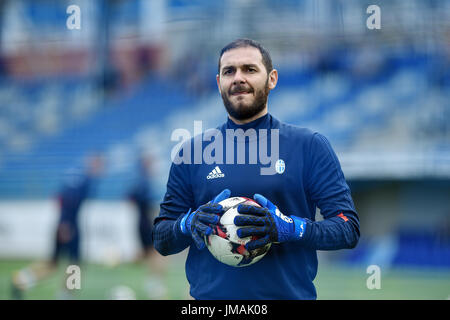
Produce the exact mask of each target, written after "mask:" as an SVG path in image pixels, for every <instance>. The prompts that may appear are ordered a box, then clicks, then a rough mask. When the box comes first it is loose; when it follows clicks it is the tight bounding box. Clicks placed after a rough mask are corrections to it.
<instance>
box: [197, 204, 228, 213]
mask: <svg viewBox="0 0 450 320" xmlns="http://www.w3.org/2000/svg"><path fill="white" fill-rule="evenodd" d="M197 211H199V212H207V213H217V214H220V213H222V212H223V207H222V206H221V205H220V204H217V203H207V204H204V205H202V206H200V207H199V208H198V210H197Z"/></svg>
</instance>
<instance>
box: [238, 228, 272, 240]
mask: <svg viewBox="0 0 450 320" xmlns="http://www.w3.org/2000/svg"><path fill="white" fill-rule="evenodd" d="M268 233H269V228H268V227H247V228H239V229H238V230H237V231H236V234H237V235H238V237H239V238H245V237H249V236H258V237H259V236H266V235H267V234H268Z"/></svg>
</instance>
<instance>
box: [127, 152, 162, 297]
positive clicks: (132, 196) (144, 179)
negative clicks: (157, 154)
mask: <svg viewBox="0 0 450 320" xmlns="http://www.w3.org/2000/svg"><path fill="white" fill-rule="evenodd" d="M137 167H138V178H137V181H136V183H135V184H134V186H133V187H132V188H131V190H130V191H129V193H128V195H127V199H128V200H129V201H130V202H131V203H132V204H133V205H134V207H135V209H136V212H137V214H138V220H137V222H138V223H137V232H138V235H139V242H140V245H141V252H140V255H139V257H138V259H137V260H138V261H144V262H146V263H148V267H149V269H150V270H149V272H150V273H149V278H148V280H147V282H146V291H147V294H148V297H149V298H150V299H165V298H167V288H166V285H165V283H164V275H165V267H166V264H165V259H164V258H163V257H162V256H161V255H160V254H159V253H158V252H157V251H156V250H155V248H154V247H153V239H152V232H153V215H154V213H155V209H156V207H155V196H154V193H153V190H152V185H151V181H152V172H151V171H152V159H151V157H149V156H145V155H142V156H141V157H140V158H139V161H138V165H137Z"/></svg>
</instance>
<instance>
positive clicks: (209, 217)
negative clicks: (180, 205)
mask: <svg viewBox="0 0 450 320" xmlns="http://www.w3.org/2000/svg"><path fill="white" fill-rule="evenodd" d="M230 194H231V191H230V190H228V189H225V190H223V191H222V192H221V193H220V194H219V195H217V196H216V197H215V198H214V199H213V200H212V201H210V202H208V203H207V204H204V205H201V206H200V207H198V209H197V210H195V211H194V212H191V209H189V212H188V213H186V214H185V215H184V216H183V218H182V219H181V223H180V227H181V232H183V233H184V234H185V235H190V236H191V237H192V239H193V240H194V242H195V245H196V246H197V248H198V249H199V250H201V249H203V248H204V247H205V241H204V240H203V239H204V236H209V235H210V234H211V233H212V231H213V229H212V228H211V227H210V226H211V225H216V224H217V223H218V222H219V220H220V216H221V215H222V214H223V208H222V206H221V205H220V204H218V203H219V202H220V201H222V200H225V199H227V198H229V197H230Z"/></svg>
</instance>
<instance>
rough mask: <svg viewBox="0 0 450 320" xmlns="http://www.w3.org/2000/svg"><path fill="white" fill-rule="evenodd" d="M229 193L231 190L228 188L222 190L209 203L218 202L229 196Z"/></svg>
mask: <svg viewBox="0 0 450 320" xmlns="http://www.w3.org/2000/svg"><path fill="white" fill-rule="evenodd" d="M230 195H231V191H230V190H229V189H225V190H223V191H222V192H221V193H219V194H218V195H217V196H216V197H215V198H214V199H213V200H212V201H211V203H219V202H220V201H223V200H225V199H227V198H229V197H230Z"/></svg>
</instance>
